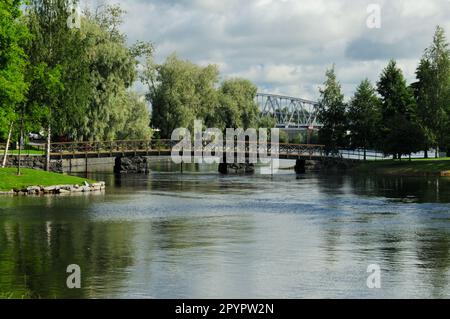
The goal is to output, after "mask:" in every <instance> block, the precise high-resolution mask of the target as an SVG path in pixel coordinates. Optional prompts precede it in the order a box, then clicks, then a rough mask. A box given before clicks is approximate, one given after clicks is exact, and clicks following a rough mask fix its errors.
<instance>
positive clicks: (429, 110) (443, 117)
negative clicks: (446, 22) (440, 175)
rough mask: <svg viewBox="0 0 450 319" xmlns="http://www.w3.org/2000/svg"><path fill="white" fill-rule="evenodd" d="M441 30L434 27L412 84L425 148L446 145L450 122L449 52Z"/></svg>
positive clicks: (438, 27)
mask: <svg viewBox="0 0 450 319" xmlns="http://www.w3.org/2000/svg"><path fill="white" fill-rule="evenodd" d="M448 46H449V44H448V43H447V40H446V38H445V32H444V29H443V28H441V27H440V26H437V28H436V32H435V34H434V37H433V43H432V44H431V46H430V47H429V48H427V49H426V50H425V53H424V55H423V57H422V59H421V60H420V63H419V66H418V67H417V71H416V76H417V82H416V83H414V84H413V87H414V90H415V96H416V100H417V104H418V107H419V110H418V114H419V116H420V120H421V123H422V124H423V126H424V129H425V141H424V144H425V149H426V150H428V148H430V147H431V146H435V145H439V146H445V145H446V142H447V141H446V137H447V136H448V132H449V131H448V124H449V123H450V122H449V120H450V118H449V114H450V103H449V102H448V101H449V100H450V50H449V47H448Z"/></svg>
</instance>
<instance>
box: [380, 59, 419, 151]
mask: <svg viewBox="0 0 450 319" xmlns="http://www.w3.org/2000/svg"><path fill="white" fill-rule="evenodd" d="M377 86H378V93H379V94H380V95H381V122H380V140H379V142H378V145H379V148H380V149H381V150H382V151H383V152H384V153H385V154H390V155H393V156H394V158H399V159H401V156H402V155H409V154H411V153H414V152H417V151H419V150H420V149H422V147H423V141H424V134H423V129H422V127H421V125H420V124H419V122H418V117H417V105H416V103H415V100H414V95H413V92H412V89H411V88H410V87H408V86H407V85H406V81H405V79H404V77H403V73H402V71H401V70H400V69H399V68H398V67H397V64H396V62H395V61H394V60H391V61H390V62H389V64H388V66H387V67H386V68H385V69H384V70H383V72H382V74H381V77H380V80H379V82H378V84H377Z"/></svg>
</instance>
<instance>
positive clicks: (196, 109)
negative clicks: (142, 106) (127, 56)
mask: <svg viewBox="0 0 450 319" xmlns="http://www.w3.org/2000/svg"><path fill="white" fill-rule="evenodd" d="M218 75H219V73H218V70H217V67H216V66H214V65H209V66H207V67H200V66H197V65H195V64H193V63H192V62H189V61H185V60H181V59H179V58H178V57H177V56H176V55H174V54H173V55H171V56H169V57H168V58H167V59H166V61H165V62H164V63H163V64H160V65H157V64H155V63H154V62H153V60H152V59H149V60H148V61H147V65H146V69H145V70H144V72H143V74H142V80H143V82H144V83H146V84H147V86H148V89H149V92H148V94H147V98H148V100H149V101H150V103H151V105H152V120H153V126H154V127H155V128H158V129H160V131H161V136H162V137H165V138H170V136H171V134H172V131H173V130H174V129H176V128H178V127H185V128H188V129H190V130H191V131H192V128H193V125H194V120H195V119H203V120H204V121H205V122H207V123H208V124H212V123H214V122H215V121H216V119H215V114H214V108H215V107H216V105H217V93H216V91H215V86H216V85H217V82H218Z"/></svg>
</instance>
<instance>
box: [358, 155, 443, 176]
mask: <svg viewBox="0 0 450 319" xmlns="http://www.w3.org/2000/svg"><path fill="white" fill-rule="evenodd" d="M352 171H353V172H357V173H370V174H379V175H404V176H429V175H431V176H449V177H450V158H439V159H412V160H411V161H409V160H408V159H403V160H401V161H399V160H385V161H367V162H364V163H362V164H359V165H357V166H355V167H354V168H353V169H352Z"/></svg>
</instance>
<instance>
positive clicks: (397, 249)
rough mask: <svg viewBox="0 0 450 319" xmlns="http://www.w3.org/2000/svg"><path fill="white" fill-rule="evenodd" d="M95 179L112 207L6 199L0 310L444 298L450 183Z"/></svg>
mask: <svg viewBox="0 0 450 319" xmlns="http://www.w3.org/2000/svg"><path fill="white" fill-rule="evenodd" d="M90 177H94V178H97V179H99V180H105V181H106V182H107V191H106V193H104V194H88V195H79V196H66V197H55V196H54V197H38V198H36V197H35V198H27V197H17V198H12V197H0V297H2V296H3V297H8V296H15V297H38V298H39V297H40V298H74V297H81V298H85V297H86V298H110V297H118V298H315V297H319V298H333V297H341V298H351V297H354V298H381V297H386V298H406V297H413V298H416V297H425V298H448V297H450V282H449V279H450V272H449V270H450V180H449V179H442V178H434V177H430V178H413V177H369V176H350V175H349V176H347V175H324V174H307V175H303V176H298V177H297V176H296V175H295V174H294V173H293V172H292V171H281V172H280V173H279V174H276V175H274V176H263V175H259V174H256V175H253V176H220V175H218V174H217V173H215V170H207V169H202V171H201V172H194V171H190V172H189V171H185V172H184V173H183V174H179V173H178V172H175V171H173V172H171V171H170V170H159V171H154V172H152V173H151V174H149V175H122V176H114V175H113V174H101V173H97V174H91V175H90ZM69 264H77V265H79V266H80V268H81V289H68V288H67V286H66V278H67V276H68V275H69V274H67V273H66V268H67V266H68V265H69ZM371 264H376V265H379V267H380V268H381V275H380V278H381V288H379V289H376V288H375V289H369V288H368V287H367V284H366V279H367V277H368V276H369V275H370V274H369V273H367V267H368V266H369V265H371Z"/></svg>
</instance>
